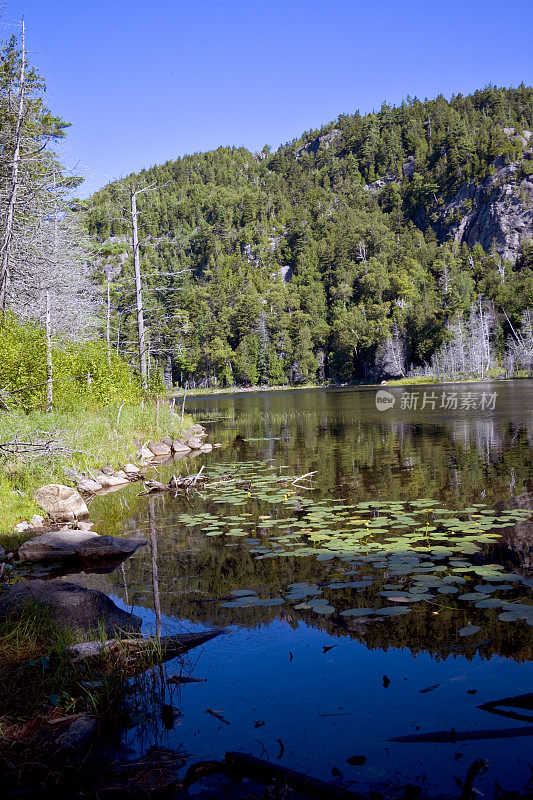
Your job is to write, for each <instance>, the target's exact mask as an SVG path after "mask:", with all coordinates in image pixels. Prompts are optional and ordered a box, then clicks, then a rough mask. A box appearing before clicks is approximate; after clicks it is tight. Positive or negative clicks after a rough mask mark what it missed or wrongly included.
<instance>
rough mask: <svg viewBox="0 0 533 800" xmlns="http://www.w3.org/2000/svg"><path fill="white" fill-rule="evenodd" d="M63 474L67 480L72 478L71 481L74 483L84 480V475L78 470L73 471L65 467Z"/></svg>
mask: <svg viewBox="0 0 533 800" xmlns="http://www.w3.org/2000/svg"><path fill="white" fill-rule="evenodd" d="M63 473H64V475H65V478H70V480H71V481H74V483H77V482H78V481H79V480H80V479H81V478H83V475H82V474H81V473H80V472H78V470H77V469H71V468H70V467H65V469H64V470H63Z"/></svg>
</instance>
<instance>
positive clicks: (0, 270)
mask: <svg viewBox="0 0 533 800" xmlns="http://www.w3.org/2000/svg"><path fill="white" fill-rule="evenodd" d="M25 80H26V39H25V27H24V20H23V21H22V51H21V62H20V84H19V97H18V108H17V123H16V126H15V148H14V150H13V160H12V163H11V182H10V183H11V186H10V193H9V201H8V204H7V211H6V221H5V226H4V235H3V240H2V245H1V247H0V253H1V257H0V308H5V306H6V297H7V287H8V283H9V274H10V255H11V243H12V240H13V226H14V221H15V206H16V203H17V193H18V185H19V184H18V179H19V163H20V142H21V139H22V122H23V118H24V89H25Z"/></svg>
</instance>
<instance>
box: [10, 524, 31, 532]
mask: <svg viewBox="0 0 533 800" xmlns="http://www.w3.org/2000/svg"><path fill="white" fill-rule="evenodd" d="M13 530H14V531H15V533H24V531H29V530H31V525H30V523H29V522H17V524H16V525H15V527H14V528H13Z"/></svg>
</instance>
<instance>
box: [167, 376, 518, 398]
mask: <svg viewBox="0 0 533 800" xmlns="http://www.w3.org/2000/svg"><path fill="white" fill-rule="evenodd" d="M532 379H533V376H529V375H519V376H516V377H513V378H495V377H486V378H463V379H461V380H455V381H453V380H450V381H440V380H436V379H431V378H398V379H393V380H390V381H381V382H379V383H313V384H312V383H308V384H303V385H299V386H228V387H225V388H223V389H214V388H211V389H191V390H190V391H187V392H186V393H185V402H187V400H188V399H191V398H194V397H215V396H218V395H232V394H254V393H259V392H293V391H301V390H303V389H379V388H380V387H381V386H390V387H392V388H395V387H398V386H449V385H450V384H452V385H456V384H464V383H468V384H471V383H483V384H484V383H509V382H510V381H521V380H532ZM167 398H168V399H169V400H175V401H176V402H183V391H182V390H179V393H170V392H169V393H168V394H167Z"/></svg>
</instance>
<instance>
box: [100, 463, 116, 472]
mask: <svg viewBox="0 0 533 800" xmlns="http://www.w3.org/2000/svg"><path fill="white" fill-rule="evenodd" d="M100 472H103V473H104V475H114V474H115V470H114V469H113V467H110V466H109V464H104V466H103V467H100Z"/></svg>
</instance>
